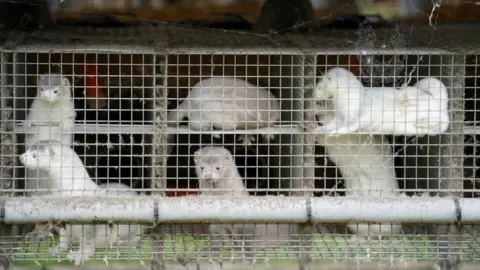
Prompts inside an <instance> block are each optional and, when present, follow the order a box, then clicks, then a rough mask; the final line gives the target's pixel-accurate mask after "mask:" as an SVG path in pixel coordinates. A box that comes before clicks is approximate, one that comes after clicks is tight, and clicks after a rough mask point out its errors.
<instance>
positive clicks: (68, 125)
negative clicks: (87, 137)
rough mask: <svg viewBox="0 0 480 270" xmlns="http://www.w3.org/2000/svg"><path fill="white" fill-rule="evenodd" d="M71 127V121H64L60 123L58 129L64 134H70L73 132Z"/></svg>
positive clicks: (72, 123) (72, 122)
mask: <svg viewBox="0 0 480 270" xmlns="http://www.w3.org/2000/svg"><path fill="white" fill-rule="evenodd" d="M73 125H74V121H73V120H64V121H62V122H61V123H60V128H61V129H62V130H63V131H65V132H71V131H72V130H73Z"/></svg>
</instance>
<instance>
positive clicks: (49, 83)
mask: <svg viewBox="0 0 480 270" xmlns="http://www.w3.org/2000/svg"><path fill="white" fill-rule="evenodd" d="M37 86H38V97H39V98H40V99H41V100H43V101H46V102H55V101H58V100H60V99H62V98H64V97H69V96H70V86H71V84H70V81H69V80H68V79H67V78H66V77H64V76H62V75H61V74H56V73H51V74H42V75H40V76H39V77H38V82H37Z"/></svg>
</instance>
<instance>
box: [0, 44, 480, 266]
mask: <svg viewBox="0 0 480 270" xmlns="http://www.w3.org/2000/svg"><path fill="white" fill-rule="evenodd" d="M3 55H5V53H4V54H3ZM22 55H23V56H22ZM25 55H26V54H23V53H20V54H18V53H17V54H15V55H14V56H13V59H17V60H16V61H18V57H20V58H25ZM181 57H187V58H188V60H187V62H190V61H191V62H194V61H192V59H193V58H195V57H198V59H201V58H202V57H203V58H206V59H212V58H213V57H212V56H192V55H190V56H189V55H171V56H169V57H168V58H161V59H160V62H161V64H160V65H158V70H159V71H162V68H163V67H162V66H165V67H166V68H165V69H166V70H169V69H171V68H173V69H175V66H176V67H180V65H179V64H177V63H175V60H177V61H178V59H180V58H181ZM230 57H233V59H237V61H239V60H238V59H240V58H241V57H240V56H234V55H230ZM251 57H252V58H254V59H255V58H257V59H256V60H258V58H260V57H259V56H251ZM430 57H431V58H434V56H430ZM218 58H220V59H223V60H222V61H226V60H225V59H227V58H228V56H221V55H220V56H219V57H218ZM267 58H270V59H274V60H272V62H271V63H268V65H267V66H274V65H273V64H272V63H273V62H275V61H278V63H281V65H279V66H278V67H277V68H278V69H279V71H278V72H279V73H280V75H279V78H281V83H279V84H281V85H282V86H283V87H285V88H287V91H280V92H281V93H282V94H283V93H287V95H288V94H289V92H290V91H288V89H289V86H290V88H294V89H303V88H304V87H305V89H306V90H305V94H303V93H302V92H301V91H298V90H297V91H291V92H290V93H293V95H294V96H293V98H292V96H287V97H283V96H282V97H281V99H283V100H282V101H283V104H286V105H285V106H286V107H288V106H290V107H289V108H290V109H291V108H293V111H294V114H292V113H289V112H287V113H285V112H283V115H282V120H283V119H287V121H288V120H290V121H292V119H293V121H292V122H295V120H297V121H298V122H301V121H305V120H307V119H310V121H305V122H307V123H314V119H313V114H311V112H310V111H308V110H307V112H306V113H305V114H304V113H302V112H303V111H304V110H305V109H306V108H311V107H312V99H311V96H312V87H311V86H313V85H314V81H315V79H314V78H315V76H314V74H315V73H316V72H317V70H316V69H315V68H314V66H315V63H316V64H317V65H318V64H319V63H321V61H320V60H318V58H316V56H315V54H312V55H309V54H303V55H297V56H269V57H267ZM437 58H440V59H442V60H440V62H441V63H442V64H443V65H442V69H441V72H440V73H439V74H438V76H444V77H445V80H446V82H447V83H446V84H447V86H450V85H454V84H455V83H458V82H456V81H455V79H454V78H462V76H461V73H462V71H461V70H460V69H461V67H462V63H461V59H460V58H461V57H453V56H437ZM458 59H460V60H458ZM222 61H220V63H219V64H216V65H214V66H215V67H216V70H218V69H217V67H218V66H220V67H222V66H223V67H225V66H226V65H225V62H222ZM437 61H438V59H437ZM5 62H7V63H8V61H2V63H5ZM12 62H13V60H12ZM24 62H26V61H24ZM24 62H23V63H22V61H20V65H13V66H22V65H24ZM255 62H256V61H253V63H252V64H251V65H249V64H245V65H243V64H238V63H235V64H233V65H232V66H234V67H235V66H237V67H238V66H240V67H242V66H244V67H245V70H247V71H246V72H247V73H248V70H252V67H259V66H260V65H259V64H257V63H255ZM205 63H208V61H203V63H201V64H203V66H205V65H206V64H205ZM452 63H454V65H452ZM3 66H4V65H2V67H3ZM449 67H452V68H451V69H450V70H449ZM19 69H20V68H19V67H18V69H17V70H19ZM452 69H453V70H452ZM456 69H457V70H456ZM2 70H5V69H3V68H2ZM14 70H15V68H14ZM223 70H224V68H222V70H221V72H222V71H223ZM190 71H191V70H188V74H187V75H186V76H185V77H187V80H188V79H189V78H191V77H192V75H191V73H190ZM282 71H283V72H282ZM250 72H252V71H250ZM172 73H174V74H175V72H172ZM253 73H255V72H253ZM272 73H274V72H272ZM272 73H271V74H269V76H268V77H274V76H273V75H272ZM431 73H433V72H431ZM2 74H4V73H2ZM13 74H28V72H27V73H25V71H23V73H22V71H14V72H13ZM152 74H158V73H157V72H155V73H152ZM160 74H167V76H168V78H169V80H172V77H174V78H175V76H172V75H171V73H170V72H168V73H164V71H163V72H161V73H160ZM292 74H293V75H292ZM445 74H447V75H445ZM453 74H455V77H453V76H452V75H453ZM201 75H204V76H211V75H212V73H211V72H208V71H207V72H203V73H202V74H201ZM233 75H237V74H233ZM302 75H303V77H302ZM457 75H459V76H457ZM21 77H24V76H22V75H20V76H14V77H13V84H12V85H13V86H15V85H18V84H19V81H21ZM177 77H179V76H177ZM249 78H253V76H252V77H249ZM173 80H175V79H173ZM452 80H453V83H452V82H451V81H452ZM269 81H272V80H269ZM163 83H164V85H163V87H167V88H168V89H169V90H171V89H172V88H174V89H175V88H178V87H175V86H174V87H172V84H170V81H168V80H165V81H164V82H163ZM191 83H192V82H191V81H189V86H191V85H192V84H191ZM157 84H158V83H154V84H153V85H157ZM2 85H3V86H5V85H7V84H4V83H2ZM20 85H22V84H20ZM173 85H175V84H173ZM292 85H293V87H292ZM268 86H271V85H268ZM2 89H3V90H4V93H6V92H7V91H12V89H9V88H8V87H3V88H2ZM156 89H157V91H156V93H158V95H157V96H156V97H157V98H156V99H155V101H156V102H157V104H155V109H154V110H155V112H156V113H157V115H159V116H158V117H155V118H154V119H155V120H156V121H157V125H154V127H155V128H156V129H158V130H156V131H158V132H156V133H155V134H163V131H164V130H163V127H162V125H161V124H158V123H159V122H158V121H163V120H162V119H166V115H165V111H164V110H162V109H161V108H165V105H166V104H165V99H164V98H163V99H162V98H159V97H163V95H164V93H163V91H162V90H161V89H162V86H160V87H157V88H156ZM455 89H457V88H454V91H455ZM458 89H461V88H460V87H458ZM282 90H283V89H282ZM4 96H12V95H4ZM295 97H296V98H297V99H299V101H293V102H291V101H289V100H295ZM302 100H305V101H302ZM309 100H310V101H309ZM4 102H7V101H4ZM3 108H6V107H3ZM7 119H8V117H7ZM458 120H461V121H463V118H457V119H454V120H453V121H452V123H454V124H455V122H458V123H460V122H459V121H458ZM282 124H283V123H282ZM462 125H463V124H462ZM177 132H178V130H177ZM458 134H459V133H458ZM458 134H457V135H458ZM187 137H188V138H189V139H190V138H192V137H193V135H188V136H187ZM456 137H457V138H458V137H459V136H456ZM313 139H314V138H313V135H308V134H307V135H305V136H299V135H298V134H297V135H293V136H292V135H288V134H282V135H281V136H280V139H279V141H280V142H287V143H283V144H282V143H278V144H277V146H279V148H280V149H279V150H278V151H279V152H280V154H278V156H279V157H281V158H278V159H276V160H277V162H278V163H279V164H280V165H277V166H278V167H280V168H281V169H280V170H275V169H274V170H273V171H278V175H279V176H281V178H280V177H279V179H284V178H286V179H287V181H286V182H287V184H288V182H289V181H288V179H289V178H301V177H303V178H301V179H307V181H305V180H304V181H303V183H301V181H293V185H294V186H293V187H294V188H295V187H297V188H301V187H302V185H303V187H313V183H314V179H315V174H314V167H315V165H314V164H315V161H314V159H315V155H314V153H315V152H314V151H313V146H314V145H315V144H314V143H313V141H314V140H313ZM447 139H448V140H447ZM153 141H154V145H157V146H158V145H160V146H161V147H155V149H154V151H155V156H157V157H158V156H160V157H162V160H161V161H160V163H161V164H165V163H162V162H163V161H165V159H166V155H165V154H164V153H165V152H167V149H166V147H167V146H166V144H165V143H162V141H163V139H162V138H161V136H154V138H153ZM446 141H448V142H449V143H450V145H452V138H446ZM14 142H15V141H14ZM14 144H15V143H14ZM14 144H12V145H14ZM457 145H460V144H457ZM292 146H293V147H292ZM6 147H11V146H8V145H6V144H4V145H3V148H2V153H12V151H9V150H8V149H5V148H6ZM447 147H448V148H453V147H451V146H445V147H438V148H447ZM259 148H260V147H257V146H256V147H254V150H253V151H254V153H255V151H259ZM271 148H275V144H269V145H267V149H269V150H271ZM292 148H293V149H292ZM458 148H459V147H458ZM10 150H11V149H10ZM447 150H448V151H452V150H455V149H444V150H443V151H447ZM433 151H437V152H440V153H449V152H441V151H442V150H431V152H430V153H429V154H431V155H432V156H434V155H435V154H433V153H432V152H433ZM284 153H287V155H286V156H287V157H285V154H284ZM292 153H293V155H292ZM257 155H258V154H257ZM289 155H291V156H289ZM436 156H437V157H438V156H439V154H436ZM443 156H445V155H443ZM450 156H452V157H453V158H457V159H458V157H461V154H458V153H457V154H450ZM457 159H452V158H451V159H450V161H444V160H443V159H440V160H439V161H438V160H437V161H435V160H434V162H436V163H437V164H438V163H441V165H446V164H449V165H452V162H458V160H457ZM6 160H8V159H6ZM452 160H453V161H452ZM2 162H5V161H2ZM156 162H159V161H154V163H153V164H154V166H155V167H154V170H155V172H154V173H155V174H154V179H162V178H163V177H165V175H166V176H167V177H166V178H167V179H169V176H168V175H169V174H168V166H167V167H166V168H165V166H163V165H161V164H160V163H156ZM259 162H260V159H258V161H256V163H257V164H258V163H259ZM257 164H255V165H257ZM282 164H287V165H289V166H281V165H282ZM430 164H431V163H430ZM430 164H429V165H430ZM175 165H176V164H175ZM430 166H432V165H430ZM264 167H265V166H264ZM288 167H292V168H291V169H290V168H288ZM432 167H433V166H432ZM436 167H437V168H440V167H441V166H439V165H436ZM445 167H446V166H445ZM3 168H5V167H3ZM442 168H444V167H442ZM270 169H271V168H270ZM165 170H167V171H166V172H165ZM3 171H4V172H5V171H6V170H3ZM270 171H272V170H270ZM432 171H433V172H432V174H433V173H435V171H437V173H436V174H435V175H436V176H437V177H441V176H438V174H439V173H441V174H443V175H448V176H452V177H454V178H455V177H458V176H455V175H453V174H452V172H448V171H445V169H442V170H440V172H438V170H436V169H435V168H434V169H433V170H432ZM268 176H269V177H272V175H268ZM429 176H430V177H432V176H431V175H429ZM437 177H435V178H437ZM273 178H275V177H273ZM442 178H444V177H442ZM3 179H10V178H9V177H4V178H3ZM163 179H164V178H163ZM175 182H177V181H175ZM281 182H282V181H280V183H281ZM176 184H178V182H177V183H176ZM162 185H163V183H161V182H159V181H155V187H156V188H159V187H160V188H163V186H162ZM287 187H290V186H287ZM254 191H256V190H254ZM257 191H258V190H257ZM303 193H304V195H306V194H308V193H306V192H305V191H304V192H303ZM296 194H298V195H300V193H298V192H297V193H296ZM291 195H295V194H291ZM183 226H185V225H183ZM183 226H177V227H175V228H176V231H178V230H181V227H183ZM165 227H169V226H165ZM168 229H169V228H163V231H164V232H168ZM170 230H172V231H173V230H174V228H171V229H170ZM318 230H319V231H322V230H323V229H318ZM301 231H302V232H304V233H306V234H305V235H303V236H302V238H304V239H302V240H303V243H302V244H303V245H304V246H305V244H306V246H310V247H311V248H312V249H311V250H305V251H307V252H308V253H310V255H311V257H313V258H315V259H325V258H336V259H339V255H340V254H352V256H353V254H357V258H360V257H362V256H361V251H358V249H359V248H357V249H355V248H354V247H355V246H357V247H358V246H360V245H359V244H357V245H353V246H354V247H352V244H350V243H349V244H348V248H351V249H352V251H351V252H348V251H347V250H348V248H347V247H345V248H342V247H343V246H342V244H340V243H339V240H336V239H335V238H332V239H333V240H330V241H329V240H328V239H327V240H323V242H324V243H335V245H327V244H325V247H320V248H318V245H319V244H318V242H319V241H317V239H315V240H312V239H311V238H312V237H313V238H316V237H317V235H316V234H315V236H313V233H314V232H315V231H314V230H313V228H310V227H303V228H301ZM440 234H443V235H445V233H440ZM331 235H332V236H335V235H338V236H341V238H342V239H343V238H344V236H345V233H344V231H343V232H339V231H335V230H334V231H333V232H331ZM411 237H412V238H413V239H414V240H412V241H413V242H414V243H416V244H418V243H419V242H421V240H418V239H417V238H418V237H416V236H411ZM305 238H306V239H305ZM433 238H441V237H439V236H438V235H435V236H433ZM343 240H344V239H343ZM439 240H442V239H439ZM450 240H451V239H450ZM169 241H170V242H173V240H170V239H168V240H167V239H164V242H163V244H164V245H163V246H164V249H163V251H162V250H161V249H157V250H154V249H153V248H155V247H159V246H157V245H152V250H148V252H146V253H155V252H161V253H163V254H165V255H166V254H167V253H169V251H168V249H169V248H170V247H171V246H169V244H168V242H169ZM183 241H187V240H185V239H184V240H183ZM468 241H469V240H466V239H461V240H458V241H453V242H455V243H456V244H457V243H458V245H455V247H456V248H459V247H460V246H461V244H460V243H467V242H468ZM193 242H194V241H193ZM320 242H322V241H320ZM451 242H452V241H451ZM194 243H196V242H194ZM173 246H175V245H173ZM346 246H347V245H346ZM395 246H397V245H395ZM402 246H405V244H404V243H402ZM414 246H415V244H414ZM467 246H468V245H467ZM363 247H364V248H366V249H368V250H372V249H373V250H375V249H374V248H373V245H371V244H365V245H364V246H363ZM469 247H470V248H472V246H471V245H470V246H469ZM183 248H184V249H186V246H185V245H183ZM180 249H181V247H179V248H178V249H176V250H173V248H172V250H173V251H170V253H175V254H178V253H180V251H179V250H180ZM467 249H468V247H467V248H466V249H464V250H462V252H464V255H467V254H468V251H466V250H467ZM315 250H317V251H318V252H315ZM381 250H382V251H378V253H376V255H378V256H379V258H380V259H386V258H390V257H391V256H394V255H399V254H403V255H399V256H403V257H404V258H410V257H409V256H408V254H414V255H412V257H411V258H417V259H418V258H420V259H429V258H435V257H436V256H438V255H445V256H446V255H447V254H448V250H442V249H437V250H435V251H434V253H430V254H434V255H426V254H427V252H424V251H419V252H416V251H415V249H412V250H413V251H409V249H408V248H406V249H404V250H398V249H397V248H392V249H391V253H388V251H385V246H384V245H381ZM387 250H388V248H387ZM473 250H474V248H473ZM395 252H399V253H395ZM280 253H281V252H280ZM297 253H298V251H297ZM374 253H375V252H374ZM387 253H388V254H389V255H391V256H387V255H386V254H387ZM284 254H286V255H274V257H275V256H277V257H278V258H282V259H287V258H289V256H288V255H291V256H292V255H294V254H295V251H289V252H287V253H284ZM329 254H330V255H329ZM364 254H368V255H365V256H366V257H370V258H372V255H371V254H372V253H368V252H367V253H364ZM472 254H474V253H472ZM239 255H240V254H239ZM111 256H115V255H111ZM429 256H430V257H429ZM167 257H168V256H167ZM345 257H348V258H350V257H349V256H346V255H345ZM373 257H375V256H373ZM467 257H468V258H472V259H476V257H475V256H473V255H472V256H469V255H467ZM225 259H227V257H226V258H225Z"/></svg>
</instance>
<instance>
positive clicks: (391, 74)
mask: <svg viewBox="0 0 480 270" xmlns="http://www.w3.org/2000/svg"><path fill="white" fill-rule="evenodd" d="M402 26H403V24H402V23H397V24H396V26H395V28H394V30H393V31H394V32H393V34H392V35H391V36H390V38H389V39H388V41H387V42H384V43H383V44H382V46H381V48H382V49H394V50H395V51H405V45H406V41H405V35H404V33H403V27H402ZM357 35H358V36H359V38H358V40H357V42H355V48H356V49H357V50H358V51H359V52H368V51H373V50H374V49H375V48H376V44H377V43H378V37H377V34H376V33H375V30H374V29H373V28H372V26H371V25H370V24H368V23H365V22H363V23H361V24H360V27H359V30H358V32H357ZM358 62H359V64H360V70H361V74H362V77H365V76H366V77H369V78H372V79H371V82H370V84H371V86H372V87H374V86H384V85H396V84H397V82H398V81H399V80H401V76H402V72H403V71H404V70H405V62H406V57H405V56H404V55H385V56H384V55H373V54H365V53H361V54H360V55H359V56H358ZM373 78H381V80H374V79H373Z"/></svg>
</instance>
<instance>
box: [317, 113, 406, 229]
mask: <svg viewBox="0 0 480 270" xmlns="http://www.w3.org/2000/svg"><path fill="white" fill-rule="evenodd" d="M318 116H320V117H319V118H320V119H319V121H320V122H321V123H325V122H329V121H330V120H331V119H332V118H333V117H334V115H333V113H325V114H321V115H318ZM315 141H316V142H317V143H318V144H322V145H324V146H325V149H326V154H327V155H328V157H329V158H330V160H331V161H332V162H334V163H335V164H336V165H337V167H338V168H339V169H340V171H341V173H342V176H343V178H344V180H345V189H346V196H359V197H392V196H398V194H399V192H398V189H399V186H398V181H397V179H396V174H395V166H394V158H395V157H394V153H393V150H392V147H391V145H390V143H389V141H388V140H387V138H386V137H384V136H382V135H366V134H346V135H340V136H331V135H325V134H317V135H316V136H315ZM348 227H349V229H350V230H352V231H353V232H354V233H356V234H358V237H359V238H362V237H361V236H363V235H365V236H382V235H383V236H387V237H388V236H390V235H392V234H398V233H400V230H401V226H400V225H390V224H381V225H380V224H371V225H368V224H358V226H357V224H349V225H348Z"/></svg>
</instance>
